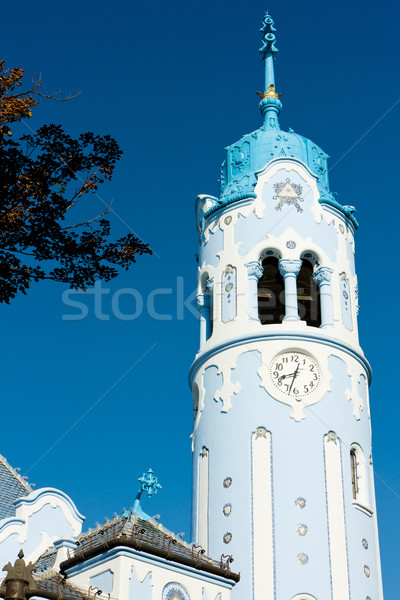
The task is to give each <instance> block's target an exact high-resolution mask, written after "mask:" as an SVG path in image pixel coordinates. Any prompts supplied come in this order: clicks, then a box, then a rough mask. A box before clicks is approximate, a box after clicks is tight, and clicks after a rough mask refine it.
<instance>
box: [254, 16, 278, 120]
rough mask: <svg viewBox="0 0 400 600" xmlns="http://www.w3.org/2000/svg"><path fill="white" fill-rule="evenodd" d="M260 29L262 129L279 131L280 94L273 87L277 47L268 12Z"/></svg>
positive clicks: (274, 30) (271, 20)
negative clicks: (263, 68)
mask: <svg viewBox="0 0 400 600" xmlns="http://www.w3.org/2000/svg"><path fill="white" fill-rule="evenodd" d="M260 31H261V33H262V34H263V38H262V46H261V48H260V52H261V54H262V60H263V61H264V67H265V91H264V93H263V94H261V92H257V94H258V95H259V96H260V98H261V102H260V110H261V114H262V115H263V117H264V129H275V130H278V131H279V130H280V127H279V122H278V116H279V114H280V112H281V110H282V102H281V101H280V100H279V98H280V96H281V94H278V93H277V91H276V89H275V71H274V60H275V55H276V53H277V52H278V48H277V47H276V46H275V42H276V36H275V32H276V28H275V27H274V20H273V19H272V17H271V16H270V15H269V14H268V12H267V13H266V15H265V16H264V19H263V22H262V26H261V29H260Z"/></svg>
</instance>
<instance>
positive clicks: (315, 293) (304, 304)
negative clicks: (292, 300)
mask: <svg viewBox="0 0 400 600" xmlns="http://www.w3.org/2000/svg"><path fill="white" fill-rule="evenodd" d="M302 263H303V264H302V265H301V269H300V272H299V274H298V276H297V299H298V309H299V317H300V319H301V320H302V321H306V323H307V325H311V326H312V327H320V325H321V308H320V301H319V289H318V285H317V284H316V282H315V281H314V279H313V272H314V267H313V265H312V263H311V262H310V261H309V260H308V259H307V258H302Z"/></svg>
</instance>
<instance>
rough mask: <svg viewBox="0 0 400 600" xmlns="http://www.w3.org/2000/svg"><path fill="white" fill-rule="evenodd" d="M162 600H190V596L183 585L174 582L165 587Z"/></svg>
mask: <svg viewBox="0 0 400 600" xmlns="http://www.w3.org/2000/svg"><path fill="white" fill-rule="evenodd" d="M162 600H190V596H189V594H188V592H187V590H186V589H185V588H184V587H183V585H181V584H180V583H175V582H173V583H167V585H166V586H165V587H164V589H163V591H162Z"/></svg>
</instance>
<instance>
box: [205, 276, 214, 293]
mask: <svg viewBox="0 0 400 600" xmlns="http://www.w3.org/2000/svg"><path fill="white" fill-rule="evenodd" d="M213 289H214V277H210V278H209V279H207V281H206V292H212V291H213Z"/></svg>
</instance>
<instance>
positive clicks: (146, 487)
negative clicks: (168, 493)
mask: <svg viewBox="0 0 400 600" xmlns="http://www.w3.org/2000/svg"><path fill="white" fill-rule="evenodd" d="M138 481H139V483H141V484H142V487H141V492H146V494H147V496H148V498H151V496H154V495H155V494H157V492H158V490H160V489H161V487H162V486H161V485H160V484H159V483H158V480H157V477H156V476H155V475H154V471H153V470H152V469H149V470H148V471H147V473H143V476H142V477H139V479H138Z"/></svg>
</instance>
